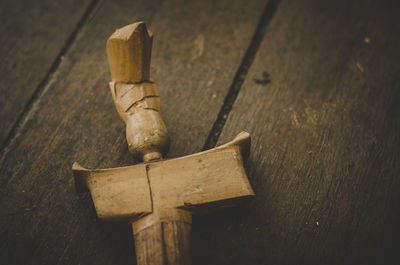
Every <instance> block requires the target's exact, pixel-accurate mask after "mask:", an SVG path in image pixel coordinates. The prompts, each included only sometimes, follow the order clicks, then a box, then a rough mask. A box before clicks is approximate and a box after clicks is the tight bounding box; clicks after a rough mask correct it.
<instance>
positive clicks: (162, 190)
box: [72, 22, 254, 265]
mask: <svg viewBox="0 0 400 265" xmlns="http://www.w3.org/2000/svg"><path fill="white" fill-rule="evenodd" d="M152 39H153V34H152V33H151V32H150V31H148V30H147V28H146V25H145V24H144V23H143V22H138V23H134V24H131V25H128V26H125V27H123V28H121V29H118V30H116V31H115V32H114V33H113V34H112V35H111V37H110V38H109V39H108V41H107V55H108V62H109V67H110V72H111V77H112V81H111V82H110V90H111V94H112V97H113V99H114V103H115V106H116V109H117V111H118V114H119V116H120V117H121V118H122V120H123V121H124V122H125V124H126V139H127V142H128V145H129V150H130V152H131V153H132V154H133V155H134V156H135V157H136V158H137V159H139V160H142V161H143V162H144V163H142V164H138V165H133V166H128V167H120V168H111V169H94V170H88V169H85V168H83V167H81V166H80V165H79V164H78V163H76V162H75V163H74V165H73V167H72V168H73V172H74V177H75V182H76V185H77V188H78V191H85V190H89V191H90V193H91V196H92V200H93V203H94V206H95V208H96V212H97V215H98V217H99V218H101V219H104V220H112V221H122V222H128V223H131V224H132V228H133V234H134V239H135V249H136V258H137V264H138V265H150V264H151V265H188V264H190V263H191V262H190V231H191V223H192V214H193V213H202V212H208V211H211V210H215V209H218V208H221V207H227V206H234V205H236V204H237V203H239V202H242V201H244V200H246V199H248V198H250V197H252V196H254V192H253V190H252V188H251V186H250V183H249V181H248V179H247V176H246V173H245V170H244V168H243V159H244V158H247V156H248V154H249V149H250V135H249V134H248V133H246V132H242V133H240V134H239V135H238V136H236V138H235V139H234V140H233V141H231V142H229V143H227V144H224V145H222V146H219V147H217V148H213V149H210V150H208V151H204V152H200V153H196V154H193V155H189V156H185V157H180V158H175V159H169V160H162V158H163V157H164V156H165V155H166V153H167V152H168V148H169V138H168V132H167V129H166V126H165V124H164V122H163V120H162V119H161V116H160V106H161V104H160V95H159V93H158V88H157V86H156V85H155V83H154V82H153V81H151V80H150V58H151V47H152Z"/></svg>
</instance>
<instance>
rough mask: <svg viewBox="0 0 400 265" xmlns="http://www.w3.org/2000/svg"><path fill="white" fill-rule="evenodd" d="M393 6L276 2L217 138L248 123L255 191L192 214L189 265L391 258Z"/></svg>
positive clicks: (395, 80)
mask: <svg viewBox="0 0 400 265" xmlns="http://www.w3.org/2000/svg"><path fill="white" fill-rule="evenodd" d="M396 10H397V9H396V1H384V2H380V1H344V0H343V1H342V0H340V1H318V0H306V1H294V0H293V1H282V3H281V4H280V6H279V9H278V11H277V13H276V14H275V16H274V18H273V20H272V21H271V24H270V26H269V28H268V30H267V33H266V35H265V38H264V40H263V42H262V44H261V46H260V49H259V51H258V54H257V56H256V59H255V61H254V63H253V65H252V67H251V69H250V71H249V74H248V76H247V78H246V81H245V83H244V84H243V87H242V88H241V92H240V93H239V95H238V98H237V100H236V103H235V104H234V106H233V109H232V112H231V113H230V115H229V117H228V120H227V123H226V125H225V127H224V130H223V133H222V134H221V138H220V139H219V142H220V143H222V142H224V141H226V140H228V139H231V137H232V136H233V135H235V133H236V132H237V131H239V130H246V131H249V132H250V133H251V135H252V150H251V157H250V159H249V163H248V175H249V177H250V179H251V182H252V184H253V188H254V189H255V193H256V197H255V200H254V201H253V203H252V204H251V205H250V206H246V209H242V211H241V212H236V211H232V212H229V213H225V214H221V215H219V216H218V217H219V218H218V219H217V220H216V219H210V218H209V217H208V218H204V219H201V220H198V222H199V223H201V225H199V226H198V227H197V229H194V231H193V232H194V235H193V237H194V242H195V244H197V246H196V245H195V246H193V247H194V248H196V247H199V246H202V247H203V252H201V253H197V255H196V256H195V257H194V259H195V260H197V261H198V264H398V263H399V262H400V254H399V253H400V249H399V244H398V238H399V235H400V231H399V221H400V212H399V207H400V204H399V202H400V197H399V196H400V179H399V175H400V163H399V161H400V150H399V146H400V104H399V102H400V93H399V91H400V90H399V86H400V83H399V82H400V80H399V73H400V66H399V63H398V62H399V60H400V52H399V47H400V37H399V36H400V25H399V23H398V15H397V11H396ZM214 217H215V216H214ZM232 218H236V221H235V222H234V223H232ZM206 224H208V227H206ZM227 242H229V244H227Z"/></svg>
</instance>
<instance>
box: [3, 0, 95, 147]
mask: <svg viewBox="0 0 400 265" xmlns="http://www.w3.org/2000/svg"><path fill="white" fill-rule="evenodd" d="M90 2H91V1H90V0H83V1H80V0H72V1H59V2H58V1H52V0H38V1H25V0H5V1H2V2H1V4H0V6H1V8H0V14H1V17H2V23H1V24H0V36H1V45H0V58H1V65H0V80H1V85H0V93H1V97H0V106H1V112H0V121H1V122H0V146H2V145H3V143H4V141H5V140H6V138H7V136H8V134H9V133H10V131H11V130H12V128H13V126H14V125H15V123H16V122H17V120H18V118H19V116H20V115H21V114H22V112H23V110H24V108H25V106H26V105H27V104H28V103H29V101H30V99H31V97H32V96H33V95H34V94H35V91H36V90H37V89H38V86H39V85H40V84H41V83H42V82H43V81H44V79H45V78H46V76H47V74H48V73H49V71H50V70H51V68H52V65H53V64H54V63H55V62H56V60H57V59H59V58H57V56H59V54H60V52H61V51H62V49H63V47H65V45H66V44H67V42H68V39H69V38H70V36H71V34H73V32H74V30H75V28H76V27H77V26H78V23H79V21H80V20H81V18H82V16H83V15H84V13H85V11H86V10H87V8H88V7H89V5H90Z"/></svg>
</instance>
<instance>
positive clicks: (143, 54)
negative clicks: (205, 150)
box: [107, 22, 169, 162]
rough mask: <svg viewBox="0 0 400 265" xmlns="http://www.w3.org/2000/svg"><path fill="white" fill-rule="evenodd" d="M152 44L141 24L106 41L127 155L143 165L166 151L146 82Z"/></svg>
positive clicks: (154, 97) (156, 103) (155, 98)
mask: <svg viewBox="0 0 400 265" xmlns="http://www.w3.org/2000/svg"><path fill="white" fill-rule="evenodd" d="M152 42H153V34H152V33H151V32H150V31H148V30H147V28H146V25H145V24H144V23H143V22H137V23H134V24H131V25H128V26H125V27H123V28H121V29H117V30H116V31H115V32H114V33H113V34H112V35H111V37H110V38H109V39H108V41H107V56H108V63H109V67H110V72H111V77H112V81H111V82H110V89H111V94H112V96H113V99H114V103H115V107H116V109H117V111H118V114H119V115H120V117H121V118H122V120H123V121H124V122H125V124H126V139H127V142H128V146H129V150H130V152H131V153H132V154H133V155H134V156H135V157H136V158H137V159H140V160H142V161H145V162H147V161H151V160H157V159H161V158H162V157H163V156H165V154H166V153H167V152H168V148H169V138H168V131H167V128H166V127H165V124H164V122H163V120H162V119H161V116H160V113H159V112H160V108H161V102H160V95H159V93H158V89H157V87H156V85H155V84H154V82H152V81H151V80H150V59H151V46H152Z"/></svg>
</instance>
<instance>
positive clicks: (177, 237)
mask: <svg viewBox="0 0 400 265" xmlns="http://www.w3.org/2000/svg"><path fill="white" fill-rule="evenodd" d="M190 232H191V224H189V223H186V222H180V221H169V222H161V223H156V224H153V225H152V226H149V227H147V228H146V229H144V230H141V231H140V232H138V233H136V234H135V236H134V237H135V248H136V253H137V254H136V258H137V264H138V265H153V264H163V265H164V264H165V265H190V264H192V263H191V258H190V253H191V252H190V243H191V242H190V241H191V236H190V235H191V233H190ZM166 243H167V244H166ZM155 250H156V251H155ZM154 253H157V255H154Z"/></svg>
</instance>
